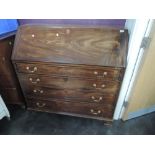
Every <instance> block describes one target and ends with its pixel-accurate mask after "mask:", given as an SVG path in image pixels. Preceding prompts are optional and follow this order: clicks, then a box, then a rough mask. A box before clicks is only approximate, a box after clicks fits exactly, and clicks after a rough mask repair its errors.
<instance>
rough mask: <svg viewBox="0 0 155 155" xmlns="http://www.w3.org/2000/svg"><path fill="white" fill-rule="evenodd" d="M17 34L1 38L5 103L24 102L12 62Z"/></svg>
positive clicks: (1, 85)
mask: <svg viewBox="0 0 155 155" xmlns="http://www.w3.org/2000/svg"><path fill="white" fill-rule="evenodd" d="M14 39H15V36H11V37H8V38H5V39H2V40H0V93H1V95H2V98H3V100H4V101H5V103H6V104H7V103H9V104H23V96H22V94H21V90H20V86H19V82H18V79H17V77H16V74H15V70H14V68H13V65H12V62H11V54H12V49H13V44H14Z"/></svg>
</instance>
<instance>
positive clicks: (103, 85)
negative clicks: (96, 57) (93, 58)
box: [93, 83, 105, 89]
mask: <svg viewBox="0 0 155 155" xmlns="http://www.w3.org/2000/svg"><path fill="white" fill-rule="evenodd" d="M93 87H95V88H96V89H101V88H105V84H102V85H101V88H97V84H96V83H94V84H93Z"/></svg>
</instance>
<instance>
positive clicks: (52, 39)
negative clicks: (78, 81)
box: [13, 25, 128, 67]
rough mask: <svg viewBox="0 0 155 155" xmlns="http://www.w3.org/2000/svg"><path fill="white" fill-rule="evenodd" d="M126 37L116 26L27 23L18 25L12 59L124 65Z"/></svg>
mask: <svg viewBox="0 0 155 155" xmlns="http://www.w3.org/2000/svg"><path fill="white" fill-rule="evenodd" d="M127 41H128V39H127V32H126V31H125V30H119V29H106V28H88V27H87V28H82V27H81V28H78V27H74V28H73V27H68V28H53V27H48V26H46V27H45V26H35V25H33V26H29V25H26V26H21V27H20V28H19V29H18V33H17V36H16V43H15V49H14V53H13V60H28V61H41V62H55V63H69V64H85V65H100V66H115V67H125V65H126V51H124V50H126V46H127ZM17 44H18V45H17ZM124 48H125V49H124Z"/></svg>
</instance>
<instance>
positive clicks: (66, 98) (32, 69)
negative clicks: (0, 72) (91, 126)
mask: <svg viewBox="0 0 155 155" xmlns="http://www.w3.org/2000/svg"><path fill="white" fill-rule="evenodd" d="M127 42H128V36H127V31H126V30H119V29H105V28H90V27H87V28H86V27H85V28H81V27H80V28H79V27H65V28H64V27H59V28H58V27H49V26H34V25H33V26H29V25H27V26H22V27H20V29H19V30H18V33H17V36H16V42H15V47H14V52H13V55H12V60H13V64H14V67H15V70H16V72H17V75H18V79H19V81H20V84H21V87H22V91H23V93H24V96H25V99H26V101H27V108H28V109H32V110H39V111H45V112H55V113H60V114H67V115H72V116H80V117H87V118H95V119H101V120H112V117H113V113H114V109H115V105H116V101H117V98H118V94H119V90H120V87H121V83H122V79H123V75H124V71H125V65H126V54H127Z"/></svg>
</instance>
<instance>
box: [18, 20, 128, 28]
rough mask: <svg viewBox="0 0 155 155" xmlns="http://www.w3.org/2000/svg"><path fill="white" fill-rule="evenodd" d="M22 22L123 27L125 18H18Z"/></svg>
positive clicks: (21, 23) (22, 23)
mask: <svg viewBox="0 0 155 155" xmlns="http://www.w3.org/2000/svg"><path fill="white" fill-rule="evenodd" d="M18 22H19V24H20V25H24V24H51V25H59V24H60V25H61V24H63V25H93V26H110V27H118V28H124V26H125V22H126V20H125V19H19V20H18Z"/></svg>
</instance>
